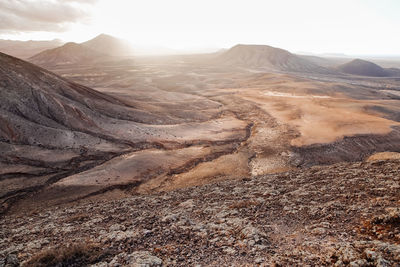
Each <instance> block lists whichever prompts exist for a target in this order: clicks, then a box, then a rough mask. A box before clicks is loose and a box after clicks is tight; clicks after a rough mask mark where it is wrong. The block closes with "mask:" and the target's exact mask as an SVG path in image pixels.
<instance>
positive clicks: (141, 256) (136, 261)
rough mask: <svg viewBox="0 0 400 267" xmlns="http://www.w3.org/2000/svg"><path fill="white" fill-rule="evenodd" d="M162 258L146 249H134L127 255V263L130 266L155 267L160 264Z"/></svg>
mask: <svg viewBox="0 0 400 267" xmlns="http://www.w3.org/2000/svg"><path fill="white" fill-rule="evenodd" d="M162 263H163V262H162V260H161V259H160V258H157V257H155V256H153V255H151V254H150V252H148V251H135V252H133V253H132V254H129V255H128V256H127V264H128V266H131V267H157V266H162Z"/></svg>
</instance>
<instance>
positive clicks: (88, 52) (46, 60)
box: [28, 43, 109, 67]
mask: <svg viewBox="0 0 400 267" xmlns="http://www.w3.org/2000/svg"><path fill="white" fill-rule="evenodd" d="M107 58H109V56H106V55H105V54H101V53H99V52H97V51H95V50H92V49H90V48H87V47H86V46H83V45H80V44H77V43H66V44H65V45H63V46H60V47H57V48H53V49H49V50H46V51H43V52H41V53H39V54H37V55H34V56H33V57H31V58H29V59H28V60H29V61H30V62H32V63H34V64H37V65H40V66H46V67H49V66H50V67H51V66H59V65H72V64H93V63H95V62H98V61H101V60H106V59H107Z"/></svg>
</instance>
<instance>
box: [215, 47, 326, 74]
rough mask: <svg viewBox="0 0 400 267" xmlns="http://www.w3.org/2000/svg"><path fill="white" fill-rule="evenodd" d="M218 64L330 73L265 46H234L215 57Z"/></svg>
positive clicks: (308, 62)
mask: <svg viewBox="0 0 400 267" xmlns="http://www.w3.org/2000/svg"><path fill="white" fill-rule="evenodd" d="M217 61H218V62H219V63H220V64H225V65H230V66H238V67H245V68H261V69H267V70H272V71H287V72H306V73H308V72H314V73H330V72H331V71H329V70H328V69H326V68H324V67H321V66H319V65H317V64H315V63H313V62H311V61H309V60H307V59H304V58H301V57H299V56H296V55H294V54H292V53H290V52H289V51H286V50H283V49H280V48H275V47H272V46H267V45H242V44H239V45H236V46H234V47H232V48H231V49H229V50H228V51H226V52H224V53H222V54H221V55H219V56H218V57H217Z"/></svg>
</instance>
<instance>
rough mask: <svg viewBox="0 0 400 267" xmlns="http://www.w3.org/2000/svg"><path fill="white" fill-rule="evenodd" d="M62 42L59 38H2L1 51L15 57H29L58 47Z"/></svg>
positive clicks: (0, 42)
mask: <svg viewBox="0 0 400 267" xmlns="http://www.w3.org/2000/svg"><path fill="white" fill-rule="evenodd" d="M62 44H63V42H62V41H61V40H58V39H55V40H52V41H32V40H31V41H15V40H0V52H2V53H5V54H8V55H11V56H14V57H18V58H22V59H27V58H29V57H31V56H33V55H36V54H37V53H40V52H42V51H44V50H47V49H52V48H55V47H58V46H60V45H62Z"/></svg>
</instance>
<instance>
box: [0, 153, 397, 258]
mask: <svg viewBox="0 0 400 267" xmlns="http://www.w3.org/2000/svg"><path fill="white" fill-rule="evenodd" d="M399 172H400V162H399V161H390V160H389V161H372V162H368V163H353V164H336V165H332V166H329V167H312V168H310V169H307V170H303V171H291V172H285V173H281V174H275V175H264V176H258V177H253V178H244V179H242V180H240V181H225V182H219V183H214V184H209V185H205V186H200V187H193V188H189V189H183V190H177V191H172V192H168V193H160V194H151V195H142V196H133V197H129V198H126V199H123V200H117V201H100V202H99V201H93V202H89V203H84V204H79V203H75V204H70V205H68V206H64V207H58V208H49V209H46V210H38V211H32V212H31V213H29V214H15V215H10V216H8V217H6V218H4V219H3V220H1V222H0V227H1V229H2V232H1V235H0V255H1V256H4V258H3V260H2V261H3V262H1V261H0V265H1V264H4V261H5V262H7V263H8V264H12V263H18V261H21V262H22V263H23V265H25V266H43V265H45V264H48V265H52V266H53V265H56V264H59V265H57V266H82V265H90V264H94V266H125V265H129V266H161V265H162V264H163V265H165V266H195V265H198V266H205V265H207V266H270V265H273V264H278V265H286V266H293V265H307V264H311V265H318V266H320V265H336V266H343V265H348V264H350V265H351V266H398V263H399V262H400V210H399V204H400V194H399V190H400V176H399V175H398V174H399ZM0 259H1V258H0ZM41 264H42V265H41ZM141 264H144V265H141ZM146 264H147V265H146ZM8 266H14V265H8Z"/></svg>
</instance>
